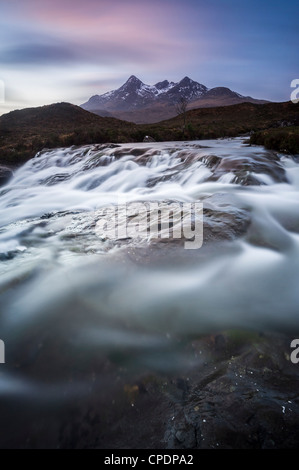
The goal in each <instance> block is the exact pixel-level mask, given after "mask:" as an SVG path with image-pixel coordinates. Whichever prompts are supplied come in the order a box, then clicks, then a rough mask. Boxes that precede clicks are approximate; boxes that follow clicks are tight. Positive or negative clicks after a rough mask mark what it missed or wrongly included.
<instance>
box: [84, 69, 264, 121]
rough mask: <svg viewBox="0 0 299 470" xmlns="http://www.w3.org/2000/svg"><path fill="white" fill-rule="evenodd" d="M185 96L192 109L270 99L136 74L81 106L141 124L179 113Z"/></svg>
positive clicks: (193, 82)
mask: <svg viewBox="0 0 299 470" xmlns="http://www.w3.org/2000/svg"><path fill="white" fill-rule="evenodd" d="M182 97H183V98H184V99H186V100H187V101H188V103H189V104H188V109H193V108H206V107H218V106H229V105H233V104H239V103H244V102H249V103H256V104H264V103H266V101H262V100H256V99H254V98H251V97H250V96H242V95H240V94H239V93H236V92H234V91H231V90H230V89H229V88H224V87H220V88H212V89H210V90H209V89H208V88H207V87H206V86H205V85H202V84H201V83H198V82H195V81H194V80H191V78H189V77H185V78H183V79H182V80H181V81H180V82H178V83H174V82H169V81H168V80H164V81H163V82H159V83H156V84H155V85H146V84H145V83H143V82H142V81H141V80H139V78H137V77H135V76H134V75H132V76H131V77H130V78H129V79H128V80H127V81H126V83H124V84H123V85H122V86H121V87H120V88H118V89H117V90H112V91H109V92H108V93H105V94H104V95H95V96H92V97H91V98H90V99H89V100H88V101H87V102H86V103H84V104H82V105H81V107H82V108H83V109H85V110H87V111H90V112H93V113H95V114H98V115H99V116H106V115H107V114H106V113H107V112H108V113H109V114H110V115H112V116H114V117H116V118H118V119H122V120H125V121H130V122H135V123H137V124H144V123H155V122H159V121H162V120H165V119H169V118H172V117H175V116H176V115H177V111H176V104H177V103H178V101H179V100H180V99H181V98H182Z"/></svg>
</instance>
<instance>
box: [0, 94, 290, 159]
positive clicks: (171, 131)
mask: <svg viewBox="0 0 299 470" xmlns="http://www.w3.org/2000/svg"><path fill="white" fill-rule="evenodd" d="M298 109H299V104H297V105H295V104H293V103H291V102H288V103H268V104H265V105H254V104H250V103H242V104H239V105H234V106H225V107H220V108H206V109H195V110H191V111H188V112H187V113H186V119H184V118H183V116H177V117H176V118H173V119H170V120H167V121H162V122H160V123H156V124H151V125H144V124H142V125H141V124H140V125H136V124H133V123H129V122H126V121H120V120H118V119H114V118H102V117H100V116H97V115H95V114H92V113H89V112H87V111H84V110H83V109H81V108H79V107H78V106H74V105H71V104H68V103H60V104H54V105H50V106H44V107H41V108H31V109H25V110H21V111H13V112H12V113H9V114H7V115H3V116H1V117H0V164H2V165H4V164H5V165H16V166H18V165H21V164H22V163H24V162H26V161H28V160H29V159H30V158H33V157H34V156H35V155H36V153H37V152H40V151H42V150H43V149H44V148H49V149H52V148H58V147H70V146H73V145H75V146H78V145H88V144H101V143H107V142H109V143H125V142H128V143H136V142H142V141H143V140H144V138H145V136H150V137H151V138H152V139H154V140H155V141H157V142H168V141H185V140H204V139H216V138H224V137H236V136H239V135H243V136H244V135H247V136H250V135H251V143H252V144H253V143H259V144H262V143H263V141H264V142H265V144H266V145H267V147H268V148H271V149H274V150H280V148H283V149H286V150H287V151H290V152H291V153H294V151H297V148H298V125H299V111H298ZM185 120H186V126H185V127H184V122H185ZM289 127H290V129H292V131H288V130H287V129H288V128H289ZM260 132H262V133H260ZM265 132H266V134H265ZM269 133H270V134H271V136H272V133H274V134H275V136H276V137H277V136H278V138H276V137H275V139H274V138H272V137H271V139H270V138H268V136H269ZM280 135H282V137H279V136H280ZM263 136H264V137H263Z"/></svg>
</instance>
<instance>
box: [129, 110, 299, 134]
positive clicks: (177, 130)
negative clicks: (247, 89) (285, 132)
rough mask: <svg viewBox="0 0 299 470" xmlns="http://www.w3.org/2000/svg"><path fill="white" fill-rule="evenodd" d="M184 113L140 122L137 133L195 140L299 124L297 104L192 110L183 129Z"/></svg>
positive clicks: (188, 113) (188, 112)
mask: <svg viewBox="0 0 299 470" xmlns="http://www.w3.org/2000/svg"><path fill="white" fill-rule="evenodd" d="M183 126H184V119H183V116H182V115H181V116H177V117H175V118H173V119H169V120H167V121H162V122H160V123H156V124H147V125H140V126H138V129H139V131H140V136H141V135H143V134H144V133H146V134H148V135H150V136H152V137H153V138H154V139H155V140H158V141H159V140H185V139H186V140H187V139H190V140H193V139H194V140H197V139H214V138H218V137H234V136H238V135H242V134H246V133H252V132H256V131H261V130H265V129H269V128H270V129H275V128H287V127H290V126H299V104H294V103H292V102H286V103H267V104H261V105H258V104H252V103H241V104H236V105H233V106H223V107H218V108H203V109H193V110H191V111H187V113H186V128H185V129H184V128H183Z"/></svg>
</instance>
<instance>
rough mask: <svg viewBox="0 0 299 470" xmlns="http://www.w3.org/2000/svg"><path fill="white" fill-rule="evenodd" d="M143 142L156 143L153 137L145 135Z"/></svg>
mask: <svg viewBox="0 0 299 470" xmlns="http://www.w3.org/2000/svg"><path fill="white" fill-rule="evenodd" d="M143 142H156V141H155V139H154V138H153V137H151V136H149V135H146V136H145V137H144V139H143Z"/></svg>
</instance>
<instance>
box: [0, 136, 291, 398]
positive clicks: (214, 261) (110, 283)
mask: <svg viewBox="0 0 299 470" xmlns="http://www.w3.org/2000/svg"><path fill="white" fill-rule="evenodd" d="M132 201H139V202H140V201H151V202H153V201H159V202H161V203H162V202H163V203H165V202H166V203H167V201H176V202H181V203H182V202H196V201H201V202H203V205H204V210H205V211H206V212H205V219H204V233H205V234H206V236H205V243H204V246H203V248H201V249H200V250H198V251H197V252H193V251H192V252H188V250H184V248H183V247H182V246H181V245H179V244H178V245H176V244H173V243H167V242H165V241H164V243H158V242H157V243H153V244H152V243H151V242H150V241H148V242H147V241H142V243H140V245H139V244H138V241H137V242H136V241H134V242H133V241H132V242H130V241H126V243H119V242H118V241H117V240H116V241H115V242H113V241H111V240H103V239H100V238H99V237H98V236H97V234H96V231H95V224H96V222H97V217H98V215H97V214H98V213H99V211H100V210H101V209H102V208H104V207H106V206H108V205H110V204H118V203H121V204H124V203H126V202H132ZM0 260H1V261H0V302H1V315H0V338H1V339H3V340H4V341H5V345H6V357H7V369H6V373H5V375H4V374H2V376H1V377H0V393H3V394H5V393H17V390H18V393H24V394H25V395H26V394H29V395H30V394H31V396H32V394H33V395H34V393H35V392H34V390H33V389H31V388H30V386H29V385H28V384H27V382H26V380H27V379H28V376H26V380H25V378H24V377H23V380H22V384H23V385H22V387H23V388H22V387H20V382H19V380H20V377H19V376H18V372H16V370H15V365H16V364H19V363H21V364H23V363H24V364H27V363H29V364H33V365H32V367H33V368H37V370H38V375H39V376H40V375H42V376H43V375H47V374H48V375H47V377H48V379H47V380H50V379H49V377H52V379H53V381H54V382H56V381H57V380H60V379H61V380H62V377H63V370H64V367H65V368H66V369H68V368H72V367H74V363H75V362H76V361H81V362H80V364H81V366H82V367H83V368H84V367H85V366H86V364H89V363H90V361H91V360H94V358H95V357H102V355H108V356H109V357H110V358H111V357H115V356H117V355H118V354H120V355H121V356H122V361H123V362H124V363H125V364H128V363H132V362H133V363H141V364H143V365H144V364H146V366H150V367H153V368H155V367H157V368H164V369H166V370H167V369H168V368H169V369H171V368H172V367H173V365H174V364H173V363H174V362H176V361H178V362H179V359H180V350H179V347H178V348H176V346H173V341H174V343H175V342H176V341H178V339H179V340H180V341H181V340H184V339H187V338H190V337H192V338H196V337H198V336H200V335H202V334H204V333H212V332H215V331H221V330H223V329H228V328H233V329H235V328H240V329H249V330H256V331H262V330H277V331H280V330H282V329H284V330H286V331H292V330H296V329H297V325H298V318H299V310H298V309H299V289H298V286H299V165H298V164H297V163H296V159H294V158H292V157H288V156H282V155H280V156H279V158H277V156H276V155H275V154H272V153H270V152H267V151H265V150H264V149H263V148H261V147H248V146H247V145H244V143H243V141H242V139H229V140H217V141H205V142H189V143H165V144H140V145H137V144H136V145H133V144H132V145H129V144H126V145H121V146H106V147H105V146H89V147H83V148H70V149H57V150H51V151H44V152H42V154H40V155H37V156H36V157H35V158H34V159H32V160H31V161H29V162H28V163H26V164H25V165H24V166H23V167H21V168H20V169H18V170H17V171H16V173H15V175H14V177H13V179H12V180H11V181H10V182H9V183H8V184H7V185H6V186H5V187H3V188H0ZM170 346H171V347H170ZM169 348H170V349H169ZM170 350H171V355H170V353H169V351H170ZM175 354H177V356H175ZM174 357H176V359H174ZM36 364H38V365H36ZM82 364H83V365H82ZM84 365H85V366H84ZM24 367H25V366H24ZM29 369H30V367H29ZM30 370H31V369H30ZM41 370H44V373H43V374H42V373H41ZM28 374H29V376H30V374H31V372H29V373H28ZM32 374H33V373H32ZM33 376H34V377H35V375H34V374H33ZM26 384H27V385H26ZM26 387H27V388H26Z"/></svg>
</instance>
